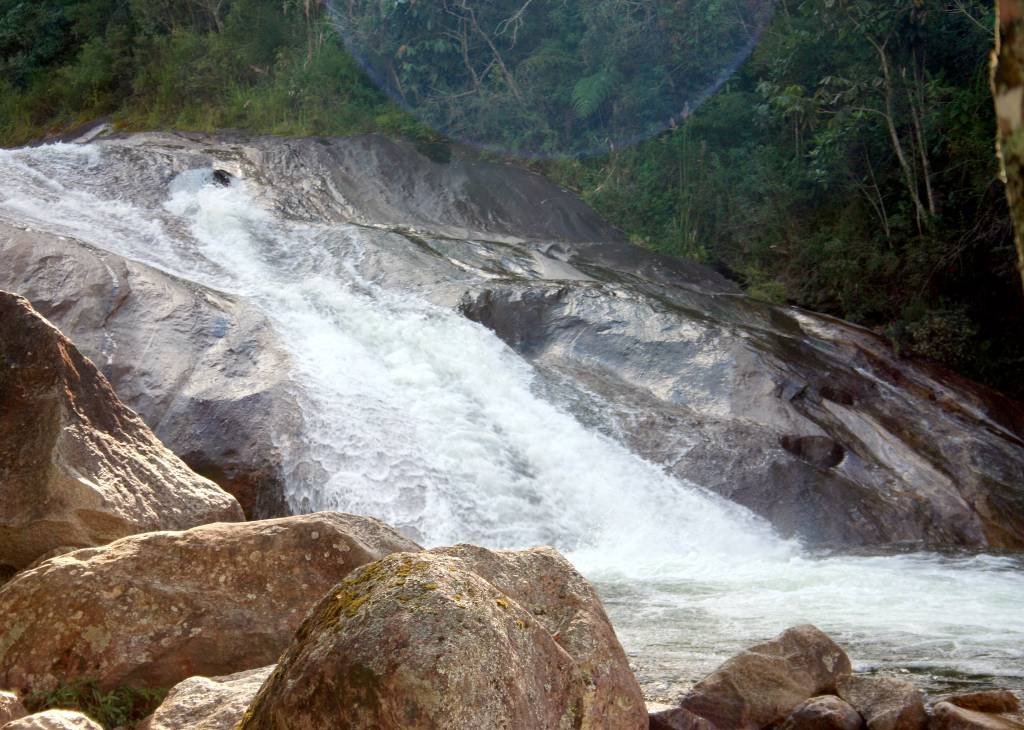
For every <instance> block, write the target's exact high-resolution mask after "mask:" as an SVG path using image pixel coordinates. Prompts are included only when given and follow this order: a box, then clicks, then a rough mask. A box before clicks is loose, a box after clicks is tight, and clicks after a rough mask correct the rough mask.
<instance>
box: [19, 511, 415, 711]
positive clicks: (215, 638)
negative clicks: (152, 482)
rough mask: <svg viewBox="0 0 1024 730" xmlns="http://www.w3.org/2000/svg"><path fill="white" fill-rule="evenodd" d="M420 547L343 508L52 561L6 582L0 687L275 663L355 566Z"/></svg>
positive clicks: (103, 681) (160, 678)
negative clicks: (313, 608)
mask: <svg viewBox="0 0 1024 730" xmlns="http://www.w3.org/2000/svg"><path fill="white" fill-rule="evenodd" d="M414 550H418V546H417V545H416V544H415V543H413V542H411V541H410V540H407V539H406V538H404V537H402V536H401V535H399V534H398V533H397V532H395V531H394V530H392V529H391V528H390V527H387V526H386V525H384V524H383V523H381V522H378V521H376V520H373V519H370V518H364V517H354V516H351V515H342V514H336V513H329V514H327V513H325V514H314V515H306V516H302V517H289V518H283V519H278V520H267V521H264V522H248V523H240V524H229V523H222V524H215V525H205V526H202V527H197V528H194V529H192V530H188V531H186V532H155V533H149V534H145V535H135V536H131V537H127V538H123V539H121V540H118V541H117V542H114V543H112V544H110V545H107V546H104V547H100V548H93V549H87V550H79V551H76V552H73V553H70V554H67V555H62V556H60V557H57V558H54V559H52V560H48V561H46V562H44V563H42V564H41V565H39V566H37V567H36V568H33V569H31V570H28V571H24V572H22V573H21V574H19V575H18V576H16V577H15V578H14V579H13V580H12V581H11V582H9V583H7V584H6V585H5V586H4V587H3V588H2V589H0V616H2V617H3V618H4V623H5V624H6V627H5V632H4V635H3V640H2V641H0V686H7V687H10V688H12V689H15V690H19V691H22V692H25V691H31V690H44V691H45V690H48V689H51V688H52V687H54V686H55V685H56V684H57V683H58V682H70V681H73V680H76V679H91V680H95V681H97V682H98V683H99V685H100V686H101V688H104V689H109V688H113V687H117V686H122V685H128V686H148V687H168V686H171V685H173V684H175V683H177V682H180V681H181V680H183V679H186V678H188V677H192V676H196V675H205V676H219V675H225V674H231V673H233V672H238V671H241V670H245V669H252V668H255V667H262V666H266V665H268V664H272V663H274V662H275V661H277V658H278V656H279V655H280V654H281V652H282V651H284V650H285V648H287V646H288V645H289V643H290V642H291V639H292V637H293V635H294V633H295V629H296V628H297V627H298V626H299V624H300V622H301V621H302V619H303V617H304V616H305V614H306V612H307V611H308V610H309V608H310V607H311V606H313V605H315V604H316V602H317V601H318V600H319V599H320V598H321V597H322V596H323V595H324V594H325V593H326V592H327V591H328V590H330V588H331V587H333V586H334V585H335V584H337V582H338V581H340V580H341V579H342V578H344V577H345V576H346V575H347V574H348V573H349V572H351V571H352V570H353V569H355V568H356V567H358V566H360V565H364V564H366V563H369V562H372V561H374V560H378V559H379V558H381V557H383V556H385V555H387V554H389V553H392V552H398V551H414Z"/></svg>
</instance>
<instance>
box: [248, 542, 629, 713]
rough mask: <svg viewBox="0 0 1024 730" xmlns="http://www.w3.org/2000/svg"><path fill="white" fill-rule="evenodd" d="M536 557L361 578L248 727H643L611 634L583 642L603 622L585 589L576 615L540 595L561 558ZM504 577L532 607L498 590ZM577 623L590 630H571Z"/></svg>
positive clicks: (297, 647) (397, 562)
mask: <svg viewBox="0 0 1024 730" xmlns="http://www.w3.org/2000/svg"><path fill="white" fill-rule="evenodd" d="M459 553H463V554H467V553H468V559H462V558H460V557H456V555H458V554H459ZM530 553H532V554H526V555H521V556H518V557H516V556H515V555H514V554H507V553H506V554H498V555H491V556H487V555H481V554H479V553H477V552H476V551H471V550H470V551H467V550H465V549H462V548H457V549H456V550H455V554H444V553H442V552H428V553H419V554H414V555H393V556H389V557H387V558H385V559H383V560H381V561H380V562H378V563H375V564H373V565H369V566H366V567H364V568H362V569H360V570H358V571H356V572H355V573H353V574H352V575H350V576H349V577H348V578H346V579H345V580H344V581H342V583H341V584H340V585H339V586H338V587H337V588H336V589H335V590H334V591H332V592H331V593H330V594H329V595H328V596H327V597H326V598H325V599H324V600H323V601H322V602H321V603H320V605H319V606H318V607H317V608H316V609H315V610H314V611H313V612H312V613H311V614H310V616H309V618H308V619H307V620H306V621H305V623H304V624H303V626H302V628H301V629H300V630H299V632H298V634H297V636H296V640H295V643H294V644H293V645H292V647H291V648H290V649H289V650H288V651H287V652H286V653H285V654H284V656H283V657H282V658H281V661H280V663H279V664H278V667H277V669H276V670H275V672H274V673H273V674H272V675H271V677H270V679H269V680H268V681H267V683H266V684H265V685H264V686H263V688H262V689H261V690H260V693H259V695H257V697H256V700H255V701H254V702H253V704H252V706H251V707H250V708H249V710H248V711H247V712H246V715H245V718H244V719H243V721H242V722H241V724H240V726H239V727H240V730H257V729H260V730H266V729H269V728H275V729H282V728H289V729H290V730H313V729H320V728H322V729H324V730H327V729H328V728H330V729H332V730H334V729H341V728H346V729H352V730H354V729H356V728H366V729H367V730H369V729H370V728H379V729H380V730H390V729H397V728H403V730H417V729H420V728H423V729H425V728H451V729H453V730H454V729H455V728H466V727H488V728H531V729H532V728H536V729H537V730H544V729H546V728H550V729H552V730H554V729H555V728H581V729H583V730H590V729H592V728H607V729H608V730H612V729H613V728H614V729H615V730H619V729H621V730H629V729H630V728H636V729H637V730H640V729H641V728H645V727H646V726H647V712H646V710H645V708H644V705H643V701H642V699H641V698H640V697H639V688H638V687H637V686H636V680H635V679H633V678H632V677H631V676H626V675H624V674H620V673H618V672H614V671H607V668H606V667H603V666H602V660H601V658H602V657H609V656H611V655H613V654H615V653H616V652H615V651H614V650H613V649H610V648H609V647H600V646H599V645H600V644H601V643H602V642H606V641H607V637H608V635H609V634H608V633H607V632H600V633H595V634H592V635H590V637H589V639H588V637H587V635H586V634H585V630H586V629H587V625H588V624H591V622H592V620H593V619H594V614H593V612H592V609H590V608H588V607H587V606H586V601H584V603H583V604H582V605H581V604H579V603H577V601H578V600H579V592H578V590H577V589H576V588H574V587H572V585H571V584H570V590H569V591H567V593H568V594H569V595H568V596H567V598H568V603H569V606H568V607H567V608H566V607H560V606H557V605H556V604H557V599H556V597H555V596H552V597H542V596H541V594H542V593H543V592H544V591H546V590H548V589H549V587H556V583H557V572H556V573H555V575H554V576H553V577H552V581H551V582H550V583H548V584H547V585H544V584H542V585H539V586H536V587H528V586H526V585H525V581H526V580H527V578H528V576H530V575H533V577H535V578H537V577H539V576H538V575H537V574H536V573H533V572H532V571H533V570H535V569H536V566H538V565H543V566H547V567H550V566H551V565H552V563H560V561H559V560H558V559H557V556H554V555H551V554H550V553H548V552H547V551H542V552H540V553H537V552H536V551H530ZM502 555H504V556H505V558H502ZM556 567H557V566H556ZM474 568H480V569H481V572H483V573H484V574H490V576H491V578H493V579H494V583H492V582H490V581H489V580H487V579H485V577H481V575H479V574H477V573H476V572H474ZM506 581H510V582H509V583H507V584H506V585H508V587H510V588H512V589H513V592H514V593H518V594H519V595H520V596H521V597H522V598H523V601H524V602H525V604H526V605H523V604H520V603H519V601H518V600H517V599H516V598H515V597H514V596H513V595H510V594H508V593H505V592H504V591H502V590H500V589H499V587H497V585H495V584H502V583H505V582H506ZM573 604H576V605H573ZM546 607H547V608H546ZM548 608H550V610H551V612H552V615H549V614H548V613H547V611H548ZM570 616H577V617H580V618H581V619H582V621H580V625H579V626H576V627H574V626H572V625H571V624H563V623H562V621H561V619H564V618H566V617H570ZM556 624H557V625H559V626H561V627H562V628H561V630H559V631H557V632H556V633H554V634H552V633H551V628H553V627H554V626H555V625H556ZM591 628H593V626H592V625H591ZM608 632H610V628H609V629H608ZM563 633H564V638H563ZM616 644H617V642H616ZM618 651H619V652H621V649H620V650H618ZM573 652H576V653H577V654H578V655H579V656H580V661H579V662H578V661H577V660H576V658H575V657H574V655H573ZM595 672H596V674H595ZM613 678H614V682H615V683H614V684H613ZM598 709H603V710H605V711H607V712H608V714H607V715H601V714H600V713H599V712H597V710H598Z"/></svg>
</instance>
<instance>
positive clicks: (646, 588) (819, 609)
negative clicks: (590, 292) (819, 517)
mask: <svg viewBox="0 0 1024 730" xmlns="http://www.w3.org/2000/svg"><path fill="white" fill-rule="evenodd" d="M105 154H107V153H104V152H103V151H102V150H101V148H99V147H69V146H61V145H58V146H53V147H47V148H40V149H36V150H20V151H13V152H4V151H0V218H5V219H8V220H11V221H13V222H16V223H19V224H21V225H31V226H33V227H35V228H38V229H40V230H49V231H53V232H58V233H61V234H67V235H73V236H75V237H76V238H79V239H81V240H83V241H86V242H89V243H91V244H93V245H95V246H97V247H100V248H103V249H106V250H109V251H112V252H114V253H117V254H120V255H124V256H127V257H130V258H133V259H136V260H139V261H142V262H144V263H148V264H151V265H154V266H156V267H158V268H161V269H163V270H165V271H168V272H170V273H173V274H175V275H178V276H180V277H183V278H186V279H189V280H192V281H195V282H197V283H200V284H204V285H207V286H211V287H215V288H218V289H221V290H224V291H228V292H231V293H235V294H238V295H241V296H244V297H246V298H247V300H248V301H249V302H250V303H252V304H254V305H255V306H257V307H259V308H260V309H261V310H262V311H263V312H264V313H265V314H266V315H267V316H268V318H269V319H270V320H271V321H272V323H273V324H274V326H275V328H276V329H277V331H278V332H279V333H280V335H281V340H282V341H283V342H284V343H286V344H287V346H288V348H289V350H290V354H291V356H292V358H293V359H294V362H295V368H296V370H295V373H294V377H295V380H296V384H297V385H298V386H299V391H300V393H301V397H302V398H303V399H304V403H303V410H304V417H305V419H306V426H305V429H306V430H305V432H304V433H303V434H301V438H299V439H292V438H287V437H288V436H292V435H291V434H282V444H289V447H288V451H287V453H286V457H287V459H288V464H287V473H288V489H289V495H288V496H289V499H290V500H291V502H292V504H293V505H294V506H296V507H298V508H301V509H303V510H319V509H336V510H343V511H349V512H356V513H363V514H370V515H374V516H376V517H379V518H381V519H383V520H385V521H387V522H389V523H391V524H394V525H396V526H398V527H400V528H402V529H403V530H405V531H407V532H409V533H410V534H412V535H413V536H415V537H417V538H418V539H419V540H421V541H422V542H424V543H426V544H428V545H440V544H449V543H453V542H458V541H466V542H475V543H480V544H485V545H490V546H498V547H515V546H527V545H534V544H540V543H546V544H553V545H555V546H556V547H558V548H560V549H562V550H563V551H565V552H566V553H567V554H568V555H569V557H570V558H571V559H572V560H573V561H574V563H575V564H576V565H577V566H578V567H579V568H580V569H581V570H582V571H583V572H584V573H585V574H586V575H587V576H588V577H590V578H591V579H593V580H594V581H596V582H597V584H598V585H599V586H600V589H601V591H602V593H603V595H604V597H605V599H606V601H607V604H608V607H609V611H610V613H611V615H612V617H613V620H614V621H615V623H616V627H617V629H618V630H619V633H620V636H621V638H622V639H623V643H624V644H625V645H626V648H627V650H628V651H629V652H630V653H631V654H632V655H633V657H634V659H635V661H636V663H637V665H638V667H639V670H640V676H641V678H642V679H643V680H644V681H645V684H646V686H647V687H648V689H650V690H651V691H653V692H658V691H659V689H661V690H663V691H665V692H668V691H669V690H670V688H671V687H674V686H675V684H674V683H675V682H676V680H677V679H678V678H684V679H693V678H694V677H695V675H699V674H700V673H702V672H703V671H706V670H708V669H710V668H711V666H712V665H713V664H714V663H716V662H717V661H718V660H720V659H721V658H724V656H725V655H728V654H730V653H732V652H734V651H735V650H737V649H738V648H740V647H742V645H744V644H747V643H750V642H751V641H753V640H756V639H761V638H764V637H767V636H770V635H772V634H774V633H777V632H778V631H780V630H782V629H784V628H785V627H787V626H789V625H792V624H795V623H800V622H813V623H815V624H817V625H819V626H820V627H822V628H823V629H825V630H827V631H830V632H832V633H834V634H835V635H836V636H837V637H838V638H839V639H840V640H841V641H844V642H845V643H847V645H848V646H849V647H850V649H851V654H852V655H853V658H854V660H855V661H859V662H860V663H861V665H862V666H880V667H886V668H890V669H891V668H896V667H901V668H910V669H914V670H917V671H921V672H924V673H928V674H936V673H938V674H942V673H960V674H967V675H982V676H984V675H996V676H998V677H999V678H1000V679H999V680H998V683H1000V684H1003V685H1006V684H1011V685H1015V686H1024V609H1022V606H1024V570H1022V565H1021V562H1020V561H1019V560H1018V559H1015V558H1010V557H995V556H975V557H966V558H965V557H961V558H949V557H945V558H944V557H941V556H935V555H924V554H918V555H893V556H884V557H850V556H845V557H826V558H822V557H814V556H812V555H809V554H807V553H806V552H805V551H803V550H802V549H801V548H800V547H799V546H798V545H797V544H795V543H793V542H788V541H784V540H781V539H779V538H778V537H776V536H775V535H773V534H772V532H771V530H770V529H769V528H768V527H767V526H766V525H765V524H764V523H763V522H761V521H760V520H758V519H756V518H754V517H753V516H751V515H750V514H749V513H747V512H746V511H745V510H742V509H740V508H738V507H736V506H734V505H731V504H730V503H727V502H724V501H723V500H721V499H719V498H717V497H714V496H712V495H710V494H708V493H706V492H704V491H703V490H702V489H700V488H699V487H698V486H696V485H693V484H689V483H685V482H681V481H679V480H676V479H673V478H670V477H669V476H667V475H666V474H665V473H664V472H663V471H662V470H661V469H660V468H658V467H656V466H654V465H652V464H649V463H647V462H645V461H644V460H642V459H641V458H639V457H637V456H636V455H634V454H632V453H630V452H629V451H628V450H627V449H626V448H625V447H624V446H622V445H621V444H619V443H618V442H616V441H614V440H612V439H611V438H609V437H607V436H605V435H601V434H599V433H597V432H596V431H593V430H589V429H588V428H586V427H584V426H583V425H581V424H580V423H579V422H578V421H577V420H576V419H575V418H574V417H573V416H572V415H570V414H568V413H567V412H565V411H563V410H561V409H560V408H559V407H557V406H555V405H552V404H551V403H549V402H547V401H545V400H544V399H543V398H542V397H541V396H540V395H539V389H538V388H537V387H536V379H537V374H536V373H535V372H534V371H533V370H532V369H531V367H530V366H529V365H528V364H527V363H526V362H524V361H523V360H521V359H520V358H519V357H518V356H517V355H516V354H514V353H513V352H512V351H510V350H509V349H508V348H507V347H506V346H505V345H504V344H503V343H502V342H501V341H500V340H499V339H498V338H497V337H495V336H494V335H493V334H492V333H491V332H489V331H488V330H486V329H484V328H483V327H481V326H479V325H476V324H474V323H471V322H469V321H467V320H465V319H464V318H462V317H460V316H459V315H458V314H456V313H455V312H452V311H448V310H444V309H440V308H437V307H435V306H433V305H431V304H429V303H427V302H424V301H421V300H419V299H417V298H416V297H414V296H412V295H410V294H408V293H405V292H401V291H395V290H385V289H382V288H381V287H380V286H377V285H376V284H374V283H373V282H371V281H367V280H366V279H364V277H363V276H362V275H361V274H360V260H361V257H362V256H363V255H364V253H365V252H366V251H367V250H368V247H370V246H373V245H379V242H378V239H373V236H380V235H384V234H380V233H377V232H372V231H366V230H364V229H361V228H358V227H355V226H345V225H331V226H328V225H315V224H305V223H298V222H294V221H289V220H282V219H281V218H279V217H277V216H276V215H275V214H273V213H272V212H271V211H270V210H269V209H268V208H267V207H266V206H265V203H263V202H262V198H261V197H260V196H259V195H258V194H257V193H258V191H257V190H255V189H249V188H248V187H247V186H246V185H245V184H244V183H238V184H234V185H232V186H231V187H217V186H214V185H212V184H211V175H210V170H208V169H207V170H191V171H186V172H184V173H182V174H179V175H178V176H177V177H175V178H174V180H173V182H172V183H171V184H170V185H169V186H168V187H167V189H166V191H165V192H164V193H162V194H161V195H159V196H157V198H154V199H150V197H146V196H138V195H135V194H134V193H133V190H132V188H131V186H130V185H119V184H114V183H113V182H111V177H112V176H111V175H110V174H109V170H108V167H107V162H106V161H105ZM951 681H952V680H951ZM936 682H938V683H941V680H936Z"/></svg>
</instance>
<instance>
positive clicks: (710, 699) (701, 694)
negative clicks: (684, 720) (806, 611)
mask: <svg viewBox="0 0 1024 730" xmlns="http://www.w3.org/2000/svg"><path fill="white" fill-rule="evenodd" d="M850 671H851V667H850V659H849V657H847V656H846V653H845V652H844V651H843V650H842V649H841V648H840V647H839V646H838V645H837V644H836V643H835V642H834V641H832V639H830V638H829V637H828V636H826V635H825V634H824V633H823V632H822V631H820V630H819V629H817V628H815V627H814V626H809V625H807V626H796V627H794V628H791V629H787V630H786V631H784V632H783V633H781V634H779V636H777V637H775V638H774V639H772V640H771V641H766V642H764V643H762V644H758V645H756V646H752V647H750V648H749V649H747V650H745V651H743V652H741V653H740V654H738V655H736V656H734V657H733V658H731V659H729V660H728V661H726V662H725V663H724V664H723V665H722V666H720V667H719V668H718V669H716V670H715V671H714V672H712V673H711V674H710V675H708V676H707V677H705V678H704V679H702V680H701V681H700V682H698V683H697V684H696V685H695V686H694V688H693V689H692V690H691V691H690V692H689V693H688V694H687V695H686V696H685V697H684V698H683V699H682V701H681V703H680V705H681V706H682V708H683V709H684V710H687V711H689V712H690V713H692V714H694V715H698V716H700V717H703V718H705V719H707V720H709V721H710V722H711V723H713V724H714V725H715V726H717V727H718V728H722V729H724V728H729V729H730V730H760V728H763V727H766V726H770V725H773V724H776V723H780V722H782V721H784V720H785V719H786V718H787V717H788V716H789V715H790V713H792V712H793V710H795V709H796V708H797V706H799V705H800V704H801V703H802V702H804V701H805V700H808V699H810V698H811V697H816V696H818V695H826V694H835V693H836V684H837V682H838V680H840V679H841V678H842V677H845V676H848V675H849V674H850ZM844 699H845V698H844Z"/></svg>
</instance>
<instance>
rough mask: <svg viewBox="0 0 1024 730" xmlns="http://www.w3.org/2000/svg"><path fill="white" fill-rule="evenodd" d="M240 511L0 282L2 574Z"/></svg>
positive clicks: (235, 516) (232, 518)
mask: <svg viewBox="0 0 1024 730" xmlns="http://www.w3.org/2000/svg"><path fill="white" fill-rule="evenodd" d="M241 519H243V515H242V511H241V509H240V508H239V506H238V502H236V501H235V499H234V498H233V497H232V496H231V495H229V494H227V493H226V492H224V491H223V490H221V489H220V488H219V487H217V485H216V484H214V483H213V482H210V481H208V480H206V479H203V478H202V477H200V476H199V475H197V474H195V473H194V472H192V471H191V470H190V469H189V468H188V467H187V466H185V464H184V463H182V461H181V460H180V459H179V458H178V457H176V456H175V455H174V454H172V453H171V452H170V451H169V450H168V449H166V448H165V447H164V446H163V445H162V444H161V443H160V442H159V441H158V440H157V438H156V437H155V436H154V435H153V432H152V431H150V430H149V429H148V428H147V427H146V425H145V424H144V423H143V422H142V420H141V419H140V418H139V417H138V416H136V415H135V414H134V413H133V412H131V411H130V410H129V409H128V408H126V407H125V406H124V405H123V404H122V403H121V402H120V401H119V400H118V399H117V396H116V395H114V391H113V390H112V389H111V387H110V384H109V383H108V382H107V381H106V379H105V378H104V377H103V376H102V375H101V374H100V373H99V372H98V371H97V370H96V368H95V366H94V365H93V364H92V363H91V362H90V361H89V360H88V359H86V358H85V357H83V356H82V355H81V353H79V352H78V350H77V349H76V348H75V346H74V345H73V344H72V343H71V342H70V341H69V340H68V339H67V338H65V337H64V336H63V335H61V333H60V332H59V331H57V329H55V328H54V327H53V325H51V324H50V323H49V322H47V321H46V320H45V319H43V318H42V317H41V316H39V314H38V313H37V312H36V311H34V310H33V309H32V307H31V306H30V305H29V303H28V301H26V300H25V299H23V298H21V297H19V296H16V295H13V294H9V293H7V292H2V291H0V566H7V568H8V569H7V570H4V571H0V572H2V573H9V568H15V569H21V568H24V567H26V566H28V565H29V564H30V563H32V562H33V561H35V560H36V559H38V558H40V557H42V556H45V555H48V554H52V553H55V552H57V553H59V552H64V551H67V550H73V549H75V548H79V547H91V546H94V545H102V544H104V543H108V542H110V541H112V540H116V539H117V538H119V537H124V536H125V535H131V534H133V533H137V532H147V531H150V530H160V529H184V528H188V527H193V526H195V525H201V524H204V523H207V522H218V521H239V520H241ZM0 623H2V622H0Z"/></svg>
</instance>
